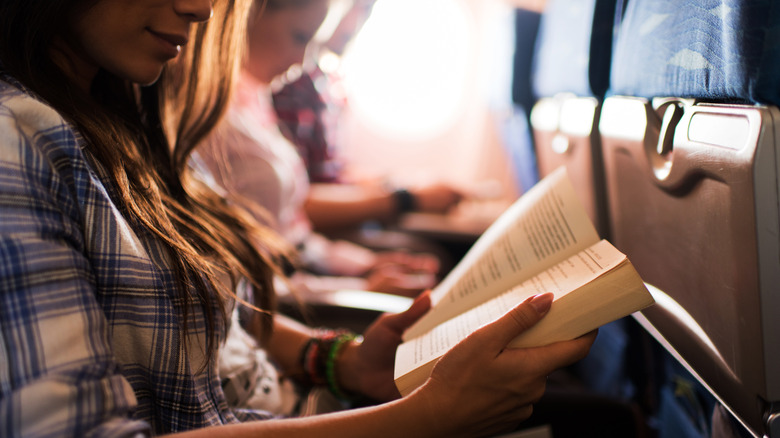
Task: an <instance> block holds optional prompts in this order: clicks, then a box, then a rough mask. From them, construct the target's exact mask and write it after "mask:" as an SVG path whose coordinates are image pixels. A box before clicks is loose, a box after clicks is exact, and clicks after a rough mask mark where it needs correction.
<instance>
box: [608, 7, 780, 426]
mask: <svg viewBox="0 0 780 438" xmlns="http://www.w3.org/2000/svg"><path fill="white" fill-rule="evenodd" d="M624 12H625V13H624V16H623V20H622V22H621V24H620V28H619V30H618V32H617V37H616V40H615V46H614V53H613V58H612V72H611V77H610V90H609V91H608V93H607V97H606V99H605V101H604V106H603V109H602V114H601V120H600V125H599V131H600V133H601V139H602V148H603V154H604V163H605V164H604V166H605V175H606V191H607V200H608V218H609V227H610V231H611V240H612V242H613V243H614V244H615V246H617V247H618V248H619V249H621V250H622V251H623V252H625V253H626V254H627V255H628V257H629V258H630V260H631V261H632V263H633V264H634V265H635V266H636V268H637V270H638V271H639V273H640V274H641V275H642V277H643V278H644V279H645V281H646V282H647V283H648V285H649V286H650V288H651V291H652V292H653V293H654V295H655V296H656V301H657V304H656V305H655V306H653V307H652V308H650V309H648V310H646V311H643V312H642V314H641V315H640V316H638V319H639V320H640V322H641V323H642V324H643V326H645V328H646V329H647V330H648V331H649V332H650V333H651V334H653V335H654V336H655V337H656V338H657V339H658V340H659V341H660V342H661V343H662V344H663V345H664V346H665V347H666V349H667V350H668V351H669V352H671V353H672V355H674V356H675V357H676V358H677V359H678V360H679V361H680V362H681V363H682V364H683V365H685V366H686V368H687V369H688V370H690V371H691V373H692V374H693V375H695V376H696V377H697V379H698V380H699V381H700V382H701V383H702V384H703V385H704V386H705V387H706V388H707V389H708V390H709V391H710V392H711V393H712V394H713V395H714V396H715V397H716V398H717V399H718V400H719V401H720V402H721V403H722V404H723V405H724V406H725V407H726V408H728V409H729V410H730V411H731V412H732V413H733V414H734V415H735V417H736V418H737V419H738V420H739V421H740V422H742V424H743V425H744V426H745V427H746V428H747V429H749V430H750V431H751V432H752V433H754V434H756V435H768V436H780V422H778V421H777V418H778V415H777V410H778V408H776V407H774V404H776V403H777V402H778V401H780V318H778V315H777V313H778V310H780V207H779V205H780V196H779V195H778V178H779V177H780V153H778V144H780V110H778V107H777V105H778V104H779V103H780V80H778V79H777V78H779V77H780V38H779V37H780V4H778V3H776V2H772V0H755V1H751V2H744V1H739V0H722V1H718V0H713V1H701V0H696V1H694V0H630V1H629V2H628V3H627V6H626V9H625V11H624Z"/></svg>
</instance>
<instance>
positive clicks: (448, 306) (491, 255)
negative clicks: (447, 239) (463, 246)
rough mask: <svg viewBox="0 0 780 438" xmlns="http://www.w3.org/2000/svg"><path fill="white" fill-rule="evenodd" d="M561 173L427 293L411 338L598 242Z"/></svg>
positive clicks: (406, 335) (508, 214)
mask: <svg viewBox="0 0 780 438" xmlns="http://www.w3.org/2000/svg"><path fill="white" fill-rule="evenodd" d="M598 240H599V236H598V234H597V233H596V230H595V228H594V227H593V224H592V223H591V221H590V218H589V217H588V216H587V213H586V212H585V209H584V208H583V206H582V204H581V203H580V201H579V199H578V198H577V195H576V194H575V192H574V187H573V186H572V184H571V182H570V181H569V178H568V176H567V174H566V172H565V169H564V168H560V169H559V170H557V171H555V172H554V173H552V174H550V175H549V176H547V177H546V178H545V179H543V180H542V181H540V182H539V183H538V184H536V185H535V186H534V187H533V188H532V189H531V190H529V191H528V192H527V193H525V194H524V195H523V196H522V197H521V198H520V199H518V200H517V201H516V202H515V203H514V204H513V205H512V206H511V207H509V209H507V211H506V212H504V214H502V215H501V216H500V217H499V218H498V219H497V220H496V222H495V223H493V225H491V226H490V227H489V228H488V229H487V231H485V233H484V234H483V235H482V236H481V237H480V238H479V239H478V240H477V241H476V242H475V243H474V246H473V247H472V248H471V249H470V250H469V251H468V253H467V254H466V255H465V256H464V257H463V259H462V260H461V261H460V262H459V263H458V265H457V266H456V267H455V268H454V269H453V270H452V271H451V272H450V273H449V274H448V275H447V277H446V278H445V279H444V280H443V281H442V282H441V283H440V284H439V285H438V286H437V287H436V288H435V289H434V290H433V291H432V293H431V302H432V308H431V310H430V311H429V312H428V313H427V314H426V315H425V316H423V317H422V318H421V319H420V320H419V321H418V322H417V323H416V324H414V325H413V326H412V327H410V328H409V329H408V330H407V331H406V333H404V339H410V338H413V337H415V336H418V335H419V334H421V333H424V332H425V331H427V330H430V329H431V328H433V327H434V326H435V325H436V324H438V323H440V322H442V321H446V320H447V319H450V318H452V317H454V316H456V315H458V314H459V313H462V312H465V311H466V310H468V309H470V308H472V307H474V306H476V305H478V304H479V303H481V302H483V301H485V300H487V299H490V298H492V297H494V296H496V295H498V294H500V293H502V292H505V291H507V290H509V289H510V288H512V287H514V286H516V285H517V284H519V283H520V282H522V281H523V280H525V279H528V278H530V277H532V276H534V275H536V274H537V273H539V272H541V271H543V270H544V269H547V268H549V267H550V266H552V265H554V264H556V263H558V262H560V261H561V260H563V259H565V258H567V257H568V256H569V255H571V254H573V253H576V252H578V251H580V250H582V249H584V248H587V247H588V246H590V245H592V244H594V243H596V242H598Z"/></svg>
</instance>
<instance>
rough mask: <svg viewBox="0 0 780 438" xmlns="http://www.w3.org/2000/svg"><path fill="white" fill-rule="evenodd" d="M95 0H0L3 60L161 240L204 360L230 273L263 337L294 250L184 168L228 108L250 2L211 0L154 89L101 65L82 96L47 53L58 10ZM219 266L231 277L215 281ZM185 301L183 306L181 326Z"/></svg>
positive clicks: (133, 217) (139, 223)
mask: <svg viewBox="0 0 780 438" xmlns="http://www.w3.org/2000/svg"><path fill="white" fill-rule="evenodd" d="M94 1H95V0H3V1H2V2H0V64H1V65H2V68H3V69H5V70H6V71H7V72H8V73H10V74H11V75H13V76H14V77H15V78H17V79H18V80H19V81H20V82H21V83H23V84H24V85H25V86H26V87H28V88H29V89H31V90H32V91H33V92H35V93H37V94H38V95H39V96H40V97H41V98H42V99H44V100H45V101H47V102H48V103H49V104H50V105H52V106H53V107H54V108H55V109H57V110H58V111H59V112H60V114H62V115H63V117H65V118H66V119H67V120H68V121H69V122H71V123H72V124H73V125H74V126H75V127H76V128H77V129H78V130H79V131H80V133H81V134H82V135H83V136H84V138H85V139H86V148H87V151H88V153H89V155H90V156H91V157H92V159H94V160H95V161H96V163H97V164H98V165H99V166H101V167H103V168H104V169H105V171H106V172H107V174H108V175H110V176H111V177H112V179H113V181H114V182H115V183H116V186H117V187H118V190H119V195H118V196H119V199H116V200H115V202H117V204H118V205H119V207H120V208H121V209H122V210H123V213H124V214H125V216H126V217H127V219H128V220H129V221H130V223H131V224H133V225H134V226H135V227H143V228H146V229H148V230H149V231H151V232H152V233H153V234H154V235H155V236H156V237H157V238H158V239H159V240H161V241H162V242H164V244H165V246H166V248H167V249H168V252H169V256H170V257H169V258H170V260H171V261H172V263H173V265H174V270H175V274H176V279H177V294H178V295H179V297H180V298H182V300H181V301H182V302H183V303H190V304H191V303H192V302H193V301H197V302H199V303H200V304H201V305H202V307H203V308H204V312H205V315H206V321H207V326H208V329H209V338H208V345H207V349H208V355H209V358H212V357H213V354H214V352H215V351H216V348H217V343H218V341H219V339H218V336H217V333H218V331H217V330H216V327H217V324H220V323H226V322H227V318H226V314H225V313H226V302H227V300H228V299H229V297H235V293H234V290H235V286H236V283H237V282H238V279H239V278H246V279H248V280H249V282H250V283H251V284H252V286H253V289H254V297H253V298H254V304H255V306H257V307H258V308H259V309H262V312H260V314H259V315H261V316H260V317H261V320H262V326H263V328H264V330H263V333H265V334H266V335H268V334H270V331H271V325H272V317H273V315H272V312H273V311H274V309H275V294H274V290H273V281H272V280H273V276H274V275H275V274H281V269H280V265H281V263H282V262H283V261H284V260H285V259H286V258H287V257H289V255H290V254H291V252H290V251H289V249H288V248H287V246H286V245H285V244H284V243H283V241H282V239H281V238H279V237H278V236H277V235H276V233H274V232H272V231H270V230H269V229H267V228H264V227H262V226H261V225H259V224H258V223H257V222H255V221H254V220H253V219H252V218H251V216H250V215H249V214H248V213H247V212H245V211H243V210H240V209H238V208H237V207H235V206H233V205H231V204H229V203H228V202H226V201H225V200H223V199H222V198H221V197H220V196H219V195H218V194H217V193H215V192H214V190H212V189H211V188H210V187H208V186H207V185H205V184H204V183H202V182H200V181H199V180H198V179H197V178H194V177H193V176H192V174H191V172H190V169H189V167H188V162H189V158H190V154H191V152H192V150H193V149H194V148H195V147H196V146H197V145H198V143H199V142H200V141H201V140H202V139H203V138H204V137H205V136H206V135H207V134H208V133H209V132H210V131H211V129H212V128H213V127H214V126H215V125H216V123H217V122H218V120H219V118H220V117H221V116H222V114H223V112H224V110H225V106H226V103H227V99H228V98H229V95H230V90H231V87H232V82H233V78H234V76H235V74H236V71H237V68H238V65H239V61H240V56H241V54H242V47H243V42H244V38H245V26H246V21H247V16H248V15H247V14H248V13H249V10H250V7H251V3H252V0H218V1H216V2H214V6H213V8H214V14H213V17H212V19H211V20H209V21H208V22H205V23H198V24H196V25H194V26H193V28H192V31H191V38H190V44H188V46H186V47H187V48H186V50H185V51H184V52H183V53H182V54H181V55H180V58H179V59H177V61H176V62H175V63H174V64H172V65H169V66H167V67H166V69H165V70H164V73H163V76H162V77H161V78H160V80H159V81H158V82H157V83H155V84H154V85H151V86H148V87H139V86H137V85H134V84H130V83H128V81H126V80H123V79H121V78H118V77H116V76H113V75H111V74H109V73H107V72H105V71H101V72H99V73H98V75H97V77H96V78H95V80H94V81H93V84H92V88H91V90H90V95H85V94H84V93H81V92H80V91H79V90H78V89H77V87H76V86H75V85H73V84H72V83H71V82H70V81H69V80H68V79H67V78H66V76H65V74H64V73H63V72H62V70H61V69H60V68H58V67H57V65H56V64H55V63H54V62H53V61H52V59H51V57H50V56H49V50H50V47H51V44H52V41H53V39H54V38H55V37H58V36H59V37H63V36H67V35H68V29H67V28H66V25H65V24H64V23H66V22H67V21H68V20H67V19H63V17H71V16H72V14H74V13H76V12H77V11H79V10H83V8H86V7H89V6H90V5H91V4H93V3H92V2H94ZM79 8H82V9H79ZM107 145H111V147H107ZM226 274H227V275H228V276H229V277H230V278H231V280H232V283H233V284H232V285H225V284H223V283H222V282H220V279H221V278H222V277H223V276H224V275H226ZM190 307H191V306H190V305H189V304H183V305H182V308H181V311H182V313H183V318H184V324H183V327H184V333H186V331H187V321H188V319H189V312H190ZM185 345H186V343H185Z"/></svg>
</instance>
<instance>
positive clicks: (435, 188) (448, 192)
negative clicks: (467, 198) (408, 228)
mask: <svg viewBox="0 0 780 438" xmlns="http://www.w3.org/2000/svg"><path fill="white" fill-rule="evenodd" d="M409 192H410V193H411V194H412V195H413V196H414V200H415V204H416V209H417V210H419V211H422V212H426V213H446V212H447V211H449V210H450V209H451V208H452V207H454V206H455V205H456V204H457V203H458V202H460V200H461V199H463V194H462V193H461V192H459V191H457V190H455V189H454V188H452V187H450V186H448V185H446V184H433V185H430V186H426V187H419V188H413V189H409Z"/></svg>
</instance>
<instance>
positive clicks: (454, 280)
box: [395, 169, 654, 395]
mask: <svg viewBox="0 0 780 438" xmlns="http://www.w3.org/2000/svg"><path fill="white" fill-rule="evenodd" d="M544 292H553V293H554V295H555V301H554V303H553V305H552V308H551V310H550V313H549V314H548V315H547V316H546V317H545V318H544V319H543V320H542V321H541V322H540V323H539V324H537V325H535V326H534V327H533V328H532V329H530V330H528V331H526V332H524V333H523V334H522V335H520V336H518V337H517V338H516V339H514V340H512V341H511V343H509V346H510V347H532V346H539V345H547V344H550V343H554V342H558V341H562V340H568V339H573V338H576V337H577V336H580V335H583V334H585V333H587V332H590V331H592V330H594V329H596V328H598V327H599V326H601V325H604V324H606V323H608V322H611V321H614V320H616V319H619V318H621V317H623V316H626V315H629V314H630V313H632V312H635V311H638V310H641V309H642V308H644V307H647V306H649V305H651V304H653V302H654V301H653V298H652V296H651V295H650V293H649V292H648V291H647V289H646V288H645V287H644V284H643V282H642V280H641V278H640V277H639V275H638V274H637V273H636V270H635V269H634V268H633V266H632V265H631V263H630V262H629V261H628V259H627V258H626V256H625V255H623V254H622V253H620V252H619V251H618V250H616V249H615V248H614V247H613V246H612V245H611V244H610V243H609V242H607V241H605V240H600V239H599V237H598V235H597V233H596V231H595V229H594V227H593V225H592V223H591V222H590V220H589V218H588V217H587V215H586V213H585V211H584V209H583V208H582V206H581V205H580V204H579V200H578V199H577V198H576V195H575V194H574V189H573V187H572V186H571V183H570V182H569V180H568V178H567V177H566V173H565V170H563V169H561V170H559V171H558V172H555V173H553V174H552V175H550V176H548V177H547V178H545V179H544V180H543V181H541V182H540V183H539V184H537V185H536V186H535V187H534V188H533V189H532V190H530V191H529V192H528V193H526V194H525V195H524V196H523V197H521V198H520V199H519V200H518V201H517V202H516V203H515V204H514V205H513V206H512V207H510V208H509V209H508V210H507V212H506V213H504V215H502V216H501V217H500V218H499V219H498V220H497V221H496V222H495V223H494V224H493V225H492V226H491V227H490V228H489V229H488V230H487V231H486V232H485V234H484V235H483V236H482V237H480V239H479V240H478V241H477V242H476V243H475V244H474V246H473V247H472V249H471V250H470V251H469V253H468V254H466V256H465V257H464V258H463V260H462V261H461V262H460V263H459V264H458V266H456V267H455V269H454V270H453V271H452V272H451V273H450V274H449V275H448V276H447V278H445V279H444V281H442V283H441V284H440V285H439V286H438V287H437V288H436V289H434V291H433V292H432V294H431V299H432V304H433V307H432V309H431V311H429V312H428V313H427V314H426V315H425V316H423V317H422V318H421V319H420V320H419V321H418V322H417V323H416V324H414V325H413V326H412V327H410V328H409V329H408V330H407V331H406V332H405V333H404V340H405V341H406V342H404V343H403V344H401V345H400V346H399V347H398V350H397V352H396V365H395V381H396V385H397V386H398V389H399V391H400V392H401V394H404V395H405V394H408V393H409V392H411V391H412V390H413V389H414V388H416V387H417V386H419V385H420V384H421V383H423V382H424V381H425V379H426V378H427V377H428V375H430V372H431V369H432V368H433V366H434V365H435V364H436V361H437V360H438V359H439V358H440V357H441V356H442V355H443V354H445V353H446V352H447V351H448V350H450V349H451V348H453V346H455V345H456V344H457V343H458V342H460V341H461V340H462V339H463V338H465V337H466V336H467V335H469V334H470V333H472V332H473V331H474V330H476V329H477V328H478V327H480V326H483V325H484V324H486V323H489V322H490V321H494V320H496V319H497V318H499V317H500V316H501V315H503V314H505V313H506V312H507V311H509V309H512V308H514V307H515V306H516V305H517V304H518V303H520V302H522V301H524V300H525V299H527V298H528V297H531V296H534V295H537V294H540V293H544Z"/></svg>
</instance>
